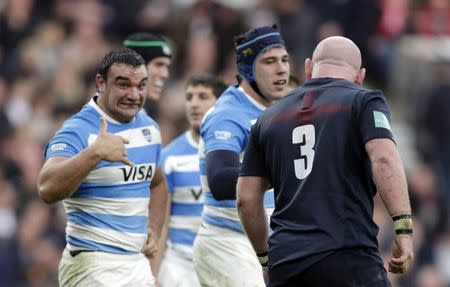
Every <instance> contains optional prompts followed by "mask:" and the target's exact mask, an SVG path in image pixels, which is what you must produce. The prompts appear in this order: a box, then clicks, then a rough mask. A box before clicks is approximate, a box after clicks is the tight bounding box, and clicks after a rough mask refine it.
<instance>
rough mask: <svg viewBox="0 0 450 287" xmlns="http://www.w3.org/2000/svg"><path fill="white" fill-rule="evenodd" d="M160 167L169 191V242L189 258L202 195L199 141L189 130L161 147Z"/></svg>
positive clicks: (195, 232) (202, 198)
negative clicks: (197, 141) (170, 197)
mask: <svg viewBox="0 0 450 287" xmlns="http://www.w3.org/2000/svg"><path fill="white" fill-rule="evenodd" d="M161 166H162V167H163V169H164V173H165V175H166V180H167V185H168V186H169V192H171V194H172V203H171V209H170V220H169V244H170V245H171V248H172V249H174V250H176V251H178V252H179V253H180V254H182V255H183V256H184V257H186V258H189V259H192V247H193V244H194V239H195V236H196V235H197V231H198V229H199V227H200V225H201V223H202V219H201V215H202V210H203V202H204V199H205V197H204V195H203V192H202V189H201V186H200V173H199V160H198V144H197V143H196V142H195V140H194V139H193V137H192V133H191V132H190V131H187V132H185V133H183V134H182V135H180V136H179V137H177V138H176V139H174V140H173V141H172V142H171V143H170V144H169V145H168V146H167V147H165V148H164V149H163V151H162V153H161Z"/></svg>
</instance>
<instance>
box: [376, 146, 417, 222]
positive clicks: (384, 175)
mask: <svg viewBox="0 0 450 287" xmlns="http://www.w3.org/2000/svg"><path fill="white" fill-rule="evenodd" d="M371 161H372V169H373V176H374V181H375V184H376V186H377V189H378V192H379V193H380V197H381V199H382V201H383V203H384V205H385V206H386V209H387V210H388V212H389V214H390V215H397V214H410V213H411V206H410V203H409V196H408V187H407V182H406V176H405V172H404V168H403V165H402V162H401V159H400V156H399V154H398V151H397V149H396V148H391V149H389V150H387V151H386V152H385V153H381V154H379V155H376V156H373V158H372V159H371Z"/></svg>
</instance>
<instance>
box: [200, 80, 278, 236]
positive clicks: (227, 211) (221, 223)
mask: <svg viewBox="0 0 450 287" xmlns="http://www.w3.org/2000/svg"><path fill="white" fill-rule="evenodd" d="M264 109H265V107H264V106H263V105H261V104H259V103H258V102H256V101H255V100H254V99H253V98H251V97H250V96H248V95H247V94H245V92H244V91H243V90H242V88H236V87H234V86H231V87H229V88H228V89H227V90H226V91H225V92H224V93H223V94H222V95H221V96H220V98H219V99H218V101H217V102H216V105H215V106H214V107H212V108H211V109H210V110H209V111H208V113H207V114H206V115H205V117H204V119H203V122H202V125H201V130H200V135H201V139H200V143H199V156H200V175H201V176H200V180H201V185H202V189H203V192H204V193H205V205H204V208H203V214H202V218H203V221H204V222H206V223H208V224H211V225H214V226H218V227H222V228H227V229H230V230H234V231H237V232H240V233H244V229H243V227H242V225H241V223H240V220H239V216H238V213H237V209H236V200H220V201H218V200H215V199H214V197H213V195H212V193H211V191H210V189H209V185H208V180H207V178H206V163H205V154H207V153H208V152H211V151H214V150H231V151H234V152H236V153H239V154H240V159H241V161H242V158H243V154H244V151H245V147H246V145H247V142H248V139H249V137H250V129H251V126H252V125H253V124H254V123H255V122H256V119H257V118H258V116H259V115H260V114H261V112H262V111H263V110H264ZM264 203H265V207H266V212H267V214H268V216H269V217H270V215H271V214H272V212H273V209H274V195H273V190H270V191H267V192H266V193H265V197H264Z"/></svg>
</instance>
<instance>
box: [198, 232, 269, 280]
mask: <svg viewBox="0 0 450 287" xmlns="http://www.w3.org/2000/svg"><path fill="white" fill-rule="evenodd" d="M194 268H195V271H196V273H197V276H198V279H199V281H200V284H201V286H202V287H217V286H221V287H265V286H266V285H265V284H264V279H263V275H262V269H261V265H260V264H259V262H258V259H257V257H256V254H255V252H254V251H253V248H252V246H251V244H250V241H249V240H248V238H247V236H246V235H245V234H242V233H238V232H235V231H232V230H228V229H224V228H220V227H216V226H211V225H207V224H203V225H202V226H201V227H200V230H199V233H198V234H197V237H196V238H195V241H194Z"/></svg>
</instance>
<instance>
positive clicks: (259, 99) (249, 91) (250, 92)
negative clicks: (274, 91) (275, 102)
mask: <svg viewBox="0 0 450 287" xmlns="http://www.w3.org/2000/svg"><path fill="white" fill-rule="evenodd" d="M240 86H241V87H242V89H244V92H245V93H246V94H247V95H249V96H250V97H252V98H253V99H254V100H255V101H257V102H258V103H260V104H261V105H263V106H265V107H268V106H270V104H271V103H272V102H271V101H269V100H268V99H266V98H263V97H262V96H261V95H260V94H258V93H257V92H255V90H253V88H252V87H251V86H250V84H249V83H248V82H247V81H245V80H243V81H242V83H241V84H240Z"/></svg>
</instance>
